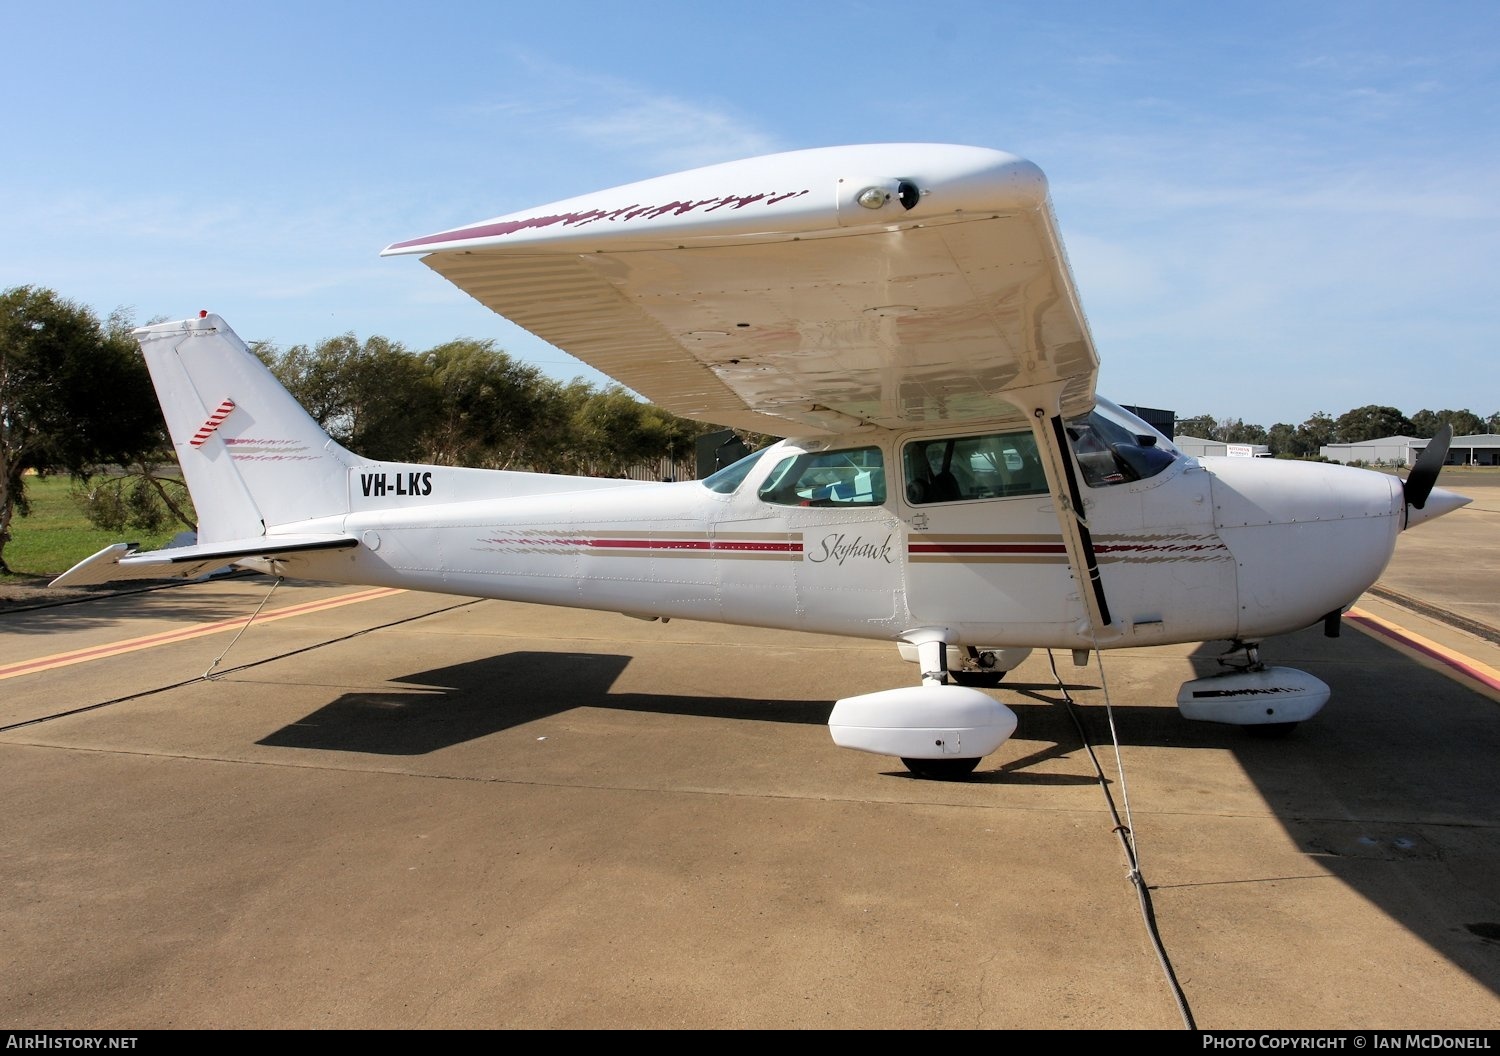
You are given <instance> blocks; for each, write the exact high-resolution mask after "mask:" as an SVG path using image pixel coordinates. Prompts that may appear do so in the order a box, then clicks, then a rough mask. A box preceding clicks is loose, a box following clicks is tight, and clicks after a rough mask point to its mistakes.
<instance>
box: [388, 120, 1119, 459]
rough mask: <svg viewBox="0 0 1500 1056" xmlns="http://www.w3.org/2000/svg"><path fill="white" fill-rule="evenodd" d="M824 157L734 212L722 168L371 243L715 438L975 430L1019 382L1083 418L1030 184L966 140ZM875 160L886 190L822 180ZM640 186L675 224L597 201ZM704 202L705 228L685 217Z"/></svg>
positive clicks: (1041, 202)
mask: <svg viewBox="0 0 1500 1056" xmlns="http://www.w3.org/2000/svg"><path fill="white" fill-rule="evenodd" d="M842 150H843V152H842V153H841V150H840V148H833V149H831V150H824V151H806V152H799V153H797V154H792V155H784V156H779V157H780V158H782V159H786V160H783V161H782V162H781V163H780V167H777V166H776V165H772V166H771V169H770V170H769V172H770V175H768V172H767V169H766V164H765V163H766V162H767V160H768V159H760V161H761V166H760V168H758V169H756V170H754V174H755V178H758V179H760V180H761V181H762V183H764V184H767V185H769V184H770V182H771V180H772V179H773V178H774V179H775V180H776V182H775V186H776V187H784V188H796V187H799V186H802V185H806V187H807V188H808V189H807V190H804V191H802V192H799V193H796V194H793V193H790V192H788V193H786V194H783V195H780V196H775V195H772V196H768V197H767V199H766V201H765V202H759V201H757V202H755V203H754V204H753V205H751V206H747V207H744V208H739V207H735V208H730V209H725V210H724V215H723V217H722V219H719V218H718V212H717V210H719V209H720V208H722V204H723V202H724V201H728V200H731V199H730V198H729V197H728V196H727V195H725V194H721V195H720V196H719V197H717V198H716V197H714V194H715V192H716V191H721V192H722V191H723V189H724V188H726V187H734V186H743V185H744V184H745V181H746V180H747V179H748V178H750V177H748V176H747V175H746V174H745V173H743V172H739V171H738V169H737V166H736V165H734V164H731V165H725V166H715V167H713V168H711V169H704V170H697V171H696V172H694V173H686V174H679V175H678V176H677V177H663V178H662V179H661V180H659V181H648V182H647V183H645V184H640V185H632V186H631V187H629V188H620V189H617V190H616V191H613V192H600V194H599V195H594V196H589V197H588V198H585V199H577V200H572V201H570V202H566V203H558V205H556V206H551V207H547V208H545V209H542V210H537V211H534V213H533V214H515V215H514V216H513V217H511V218H503V217H502V218H499V219H498V220H495V221H490V222H487V223H485V224H483V225H475V226H474V227H472V228H468V229H458V230H456V231H454V232H449V233H445V234H443V235H439V236H429V238H427V239H415V240H412V241H411V242H408V243H402V244H399V245H398V246H394V247H391V249H390V250H387V252H388V253H389V252H401V253H412V252H422V251H423V250H432V251H431V252H427V253H426V255H425V256H424V257H423V258H422V259H423V261H424V262H425V263H426V264H428V265H429V266H430V267H432V268H433V269H434V270H436V271H437V272H439V273H440V274H442V275H443V276H445V277H446V278H448V279H449V280H450V281H452V282H453V283H454V284H455V285H457V286H458V287H459V288H461V289H463V290H465V291H466V292H468V293H469V294H470V295H471V296H473V297H474V298H476V299H477V300H479V301H480V302H481V303H483V304H485V305H487V306H488V307H490V308H491V309H493V310H494V311H496V312H497V313H499V314H500V315H502V316H504V317H506V318H508V319H510V320H511V321H513V322H515V323H516V324H517V325H519V326H521V327H523V328H525V329H526V330H529V331H530V332H532V333H533V334H535V335H537V336H538V337H540V338H542V339H543V340H545V341H547V342H549V343H551V344H553V345H555V346H557V347H558V348H561V349H563V350H564V351H566V352H568V353H570V354H571V355H573V356H576V357H577V358H578V359H580V360H582V361H583V362H585V363H587V364H589V365H590V366H592V367H594V368H595V369H597V370H599V371H601V372H603V373H605V374H607V375H609V376H610V377H612V378H614V379H616V380H617V381H619V382H620V383H622V384H623V385H625V386H627V387H629V388H630V389H632V390H634V391H636V392H638V393H640V394H641V395H642V396H644V397H645V398H647V399H649V400H651V401H652V402H654V403H656V404H658V405H660V406H663V407H665V408H667V409H668V410H671V411H673V412H674V413H676V414H679V415H682V416H684V417H689V418H695V419H698V420H702V421H708V422H713V423H716V424H720V425H727V426H732V427H736V428H742V429H750V430H754V431H757V432H763V433H770V434H772V435H779V436H785V435H792V434H797V435H819V434H836V433H843V432H849V431H853V430H856V429H860V428H868V427H870V426H877V427H884V428H903V427H909V426H914V425H926V424H932V423H943V422H972V421H980V420H985V421H990V420H995V419H1004V418H1007V417H1016V416H1018V414H1019V412H1017V411H1015V410H1014V408H1013V407H1012V404H1011V402H1010V400H1009V399H1008V398H1007V397H1008V394H1014V393H1016V392H1019V391H1020V390H1023V389H1034V388H1035V387H1038V386H1048V387H1051V388H1053V389H1054V390H1055V391H1060V392H1061V403H1062V409H1063V411H1064V412H1065V413H1068V414H1073V413H1082V412H1084V411H1086V410H1087V409H1088V408H1089V407H1090V406H1092V403H1093V397H1094V383H1095V378H1096V374H1097V365H1098V360H1097V356H1096V355H1095V352H1094V348H1093V343H1092V339H1091V337H1090V335H1089V331H1088V326H1087V323H1086V321H1085V319H1084V316H1083V313H1082V311H1081V309H1080V307H1079V303H1078V298H1077V295H1076V292H1075V289H1074V286H1073V281H1072V277H1071V274H1070V272H1069V269H1068V265H1067V262H1066V259H1065V257H1064V254H1063V250H1062V244H1061V241H1060V239H1059V238H1058V235H1057V231H1056V225H1055V223H1054V221H1053V217H1052V212H1051V208H1050V202H1049V200H1048V198H1047V195H1046V191H1045V184H1044V182H1042V181H1041V178H1040V173H1039V172H1036V170H1035V169H1034V167H1032V166H1030V165H1029V163H1025V162H1021V161H1020V160H1019V159H1015V158H1013V157H1012V156H1010V155H1002V154H999V153H998V152H993V151H976V150H975V149H974V148H923V147H921V146H916V147H910V146H908V147H890V148H842ZM859 150H863V151H864V153H855V154H849V153H847V152H848V151H859ZM944 150H953V151H958V150H963V151H967V153H962V154H953V155H949V154H944V153H942V151H944ZM929 155H931V158H929ZM924 159H927V160H928V161H929V165H928V168H929V169H930V171H928V172H925V173H924V172H922V171H921V170H922V168H923V164H924ZM932 159H937V160H932ZM769 160H771V161H775V160H776V159H769ZM939 162H941V163H939ZM877 165H878V166H879V167H880V169H879V171H884V172H886V174H887V175H888V176H889V178H888V179H887V178H884V177H882V178H879V179H877V178H873V177H872V178H869V179H865V180H860V179H855V178H850V177H847V176H844V175H841V173H843V172H844V171H845V170H847V169H850V168H856V169H858V168H862V169H863V170H865V171H868V170H870V169H872V168H875V167H876V166H877ZM1022 177H1024V179H1023V178H1022ZM882 187H891V188H894V189H896V190H895V191H894V192H893V193H891V194H888V195H887V197H886V200H885V201H884V202H883V203H881V204H879V205H876V206H874V207H871V206H868V205H866V206H865V207H864V208H861V207H860V206H859V205H854V206H851V205H850V201H851V200H852V199H851V197H850V196H851V195H852V194H857V193H858V192H859V191H860V190H861V188H875V189H877V190H878V189H880V188H882ZM908 189H909V190H908ZM673 192H675V196H674V194H673ZM653 194H654V195H655V196H656V197H658V198H663V197H664V198H669V199H670V200H671V203H672V204H673V205H675V206H676V207H677V211H676V212H673V211H671V210H666V211H662V210H657V211H655V212H654V213H649V214H645V213H642V214H641V218H639V219H638V218H637V216H638V213H639V212H640V211H639V210H638V212H637V213H626V212H622V210H621V209H619V208H616V209H615V210H613V211H609V210H606V209H605V208H604V206H606V205H609V204H611V203H630V202H640V201H647V202H649V201H652V200H653V199H652V197H651V196H652V195H653ZM898 194H899V200H898V198H897V195H898ZM742 200H743V199H733V201H734V202H736V203H738V202H740V201H742ZM908 201H910V202H911V204H909V205H907V204H906V203H907V202H908ZM705 202H711V203H715V204H714V205H713V206H712V207H711V208H709V209H707V210H705V212H707V213H708V214H710V215H707V216H697V215H693V209H694V208H695V207H696V206H698V205H702V204H703V203H705ZM586 207H588V208H586ZM754 209H760V210H761V211H760V212H759V213H753V212H750V210H754ZM778 209H780V210H782V211H781V212H778V211H777V210H778ZM580 217H583V218H587V219H586V220H579V219H578V218H580ZM688 221H691V223H689V222H688ZM630 222H633V223H634V226H631V223H630Z"/></svg>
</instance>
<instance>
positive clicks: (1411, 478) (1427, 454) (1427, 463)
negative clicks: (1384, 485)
mask: <svg viewBox="0 0 1500 1056" xmlns="http://www.w3.org/2000/svg"><path fill="white" fill-rule="evenodd" d="M1452 440H1453V426H1451V425H1444V426H1443V427H1442V428H1441V429H1439V430H1438V432H1437V435H1436V436H1434V437H1433V438H1432V439H1431V440H1430V441H1429V442H1428V444H1427V446H1426V447H1425V448H1424V449H1423V451H1422V453H1421V454H1420V455H1418V456H1417V464H1416V465H1414V466H1412V467H1411V472H1410V473H1408V474H1407V476H1406V482H1405V483H1404V484H1402V485H1401V487H1402V490H1403V491H1405V493H1406V504H1407V505H1408V506H1410V507H1412V508H1413V509H1416V510H1420V509H1421V508H1422V507H1423V506H1425V505H1427V496H1429V495H1431V494H1432V487H1433V485H1434V484H1436V483H1437V479H1438V473H1440V472H1441V471H1442V468H1443V463H1444V462H1445V461H1447V458H1448V444H1449V443H1450V442H1451V441H1452Z"/></svg>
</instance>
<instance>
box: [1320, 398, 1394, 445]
mask: <svg viewBox="0 0 1500 1056" xmlns="http://www.w3.org/2000/svg"><path fill="white" fill-rule="evenodd" d="M1333 427H1334V432H1335V433H1336V434H1337V435H1338V442H1339V443H1341V444H1357V443H1359V442H1361V441H1362V440H1379V439H1380V438H1382V437H1386V436H1410V435H1411V431H1412V424H1411V419H1410V418H1408V417H1406V415H1404V414H1402V413H1401V412H1400V411H1398V410H1397V409H1396V408H1394V407H1382V406H1380V405H1379V404H1374V403H1371V404H1367V405H1365V406H1364V407H1356V408H1354V410H1352V411H1345V412H1344V413H1343V414H1341V415H1339V417H1338V420H1337V421H1336V422H1334V423H1333Z"/></svg>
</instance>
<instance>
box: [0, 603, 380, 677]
mask: <svg viewBox="0 0 1500 1056" xmlns="http://www.w3.org/2000/svg"><path fill="white" fill-rule="evenodd" d="M401 593H404V591H402V590H400V589H398V588H395V587H377V588H375V589H373V590H364V591H360V592H359V593H357V594H341V595H339V596H338V597H334V598H324V599H323V600H321V601H307V602H303V603H301V604H299V605H288V606H287V607H286V608H282V609H272V610H271V611H270V612H263V613H261V614H260V615H259V616H257V617H256V618H255V622H256V623H269V622H271V621H273V620H284V619H287V618H289V617H292V616H303V615H306V614H307V613H311V612H321V611H322V610H324V609H334V608H338V607H339V606H340V605H353V604H355V603H356V602H361V601H373V600H375V599H376V598H383V597H388V596H389V595H392V594H401ZM249 621H250V617H248V616H236V617H234V618H233V619H229V620H217V621H215V622H213V623H200V624H195V625H193V626H191V627H182V628H179V629H178V630H175V631H163V632H161V633H159V634H148V635H145V636H144V637H141V638H129V639H126V640H125V641H122V642H111V643H109V644H107V645H96V646H92V647H90V648H87V649H75V650H73V651H71V652H67V653H53V654H52V655H51V656H41V657H37V658H36V659H35V660H22V661H20V662H19V663H15V664H6V665H5V666H3V667H0V679H6V678H14V677H16V676H17V675H30V674H36V673H38V672H40V671H50V670H52V669H53V668H56V667H68V666H70V665H72V664H82V663H87V662H88V661H90V660H103V659H105V658H107V657H111V656H119V655H120V654H122V653H133V652H136V651H138V650H141V649H151V648H154V647H156V646H158V645H170V644H172V643H173V642H185V641H189V640H191V639H193V638H202V637H204V636H206V635H210V634H218V633H220V632H222V631H231V630H238V629H239V628H241V627H243V626H245V624H246V623H248V622H249Z"/></svg>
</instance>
